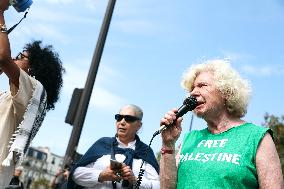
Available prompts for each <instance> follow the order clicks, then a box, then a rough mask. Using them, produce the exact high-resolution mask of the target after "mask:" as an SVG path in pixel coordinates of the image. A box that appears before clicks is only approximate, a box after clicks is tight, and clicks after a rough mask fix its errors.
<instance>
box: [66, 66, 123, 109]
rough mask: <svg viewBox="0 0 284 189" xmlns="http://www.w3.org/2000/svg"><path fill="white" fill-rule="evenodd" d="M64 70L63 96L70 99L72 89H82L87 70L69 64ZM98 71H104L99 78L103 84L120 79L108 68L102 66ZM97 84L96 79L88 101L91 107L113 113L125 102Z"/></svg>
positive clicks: (118, 75) (117, 74)
mask: <svg viewBox="0 0 284 189" xmlns="http://www.w3.org/2000/svg"><path fill="white" fill-rule="evenodd" d="M81 62H83V61H81ZM65 69H66V70H67V71H66V74H65V76H64V87H63V93H64V96H66V97H69V98H70V96H71V95H72V93H73V90H74V88H84V86H85V83H86V78H87V74H88V70H83V69H80V68H79V67H75V66H72V65H71V64H68V65H66V68H65ZM100 69H101V71H103V70H105V71H104V74H103V78H101V81H103V83H107V82H108V81H112V82H113V81H117V79H116V78H117V77H120V74H119V73H118V72H116V71H115V70H113V69H111V68H110V67H106V66H102V67H101V68H100ZM98 83H99V82H98V81H97V78H96V82H95V84H96V86H94V88H93V91H92V96H91V99H90V104H91V105H92V106H96V107H98V108H100V109H104V110H106V111H113V110H116V109H117V107H118V106H119V105H121V104H124V102H126V100H124V99H123V98H122V97H120V96H117V95H115V94H113V93H112V92H111V91H109V90H108V89H106V88H105V87H101V86H98Z"/></svg>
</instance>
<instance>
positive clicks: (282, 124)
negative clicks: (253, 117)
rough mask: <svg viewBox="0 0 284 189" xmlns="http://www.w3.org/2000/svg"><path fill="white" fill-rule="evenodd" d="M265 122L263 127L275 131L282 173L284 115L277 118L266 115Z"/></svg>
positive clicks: (283, 162) (283, 163) (283, 160)
mask: <svg viewBox="0 0 284 189" xmlns="http://www.w3.org/2000/svg"><path fill="white" fill-rule="evenodd" d="M264 120H265V123H264V124H263V125H264V126H266V127H269V128H270V129H271V130H272V131H273V136H274V143H275V145H276V149H277V152H278V154H279V158H280V161H281V166H282V172H284V115H282V116H281V117H277V116H274V115H269V114H268V113H266V114H265V115H264Z"/></svg>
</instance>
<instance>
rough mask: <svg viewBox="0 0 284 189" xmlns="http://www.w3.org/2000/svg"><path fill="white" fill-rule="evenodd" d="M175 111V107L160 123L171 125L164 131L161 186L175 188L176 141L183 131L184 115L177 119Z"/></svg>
mask: <svg viewBox="0 0 284 189" xmlns="http://www.w3.org/2000/svg"><path fill="white" fill-rule="evenodd" d="M175 112H177V109H173V110H172V111H169V112H167V113H166V114H165V116H164V118H162V119H161V121H160V125H161V126H162V125H170V126H169V127H168V128H167V129H166V130H164V131H163V132H162V155H161V161H160V181H161V188H163V189H175V188H176V184H177V166H176V158H175V143H176V141H177V139H178V138H179V136H180V133H181V130H182V129H181V122H182V117H180V118H178V119H177V120H176V121H174V120H175V119H176V116H175Z"/></svg>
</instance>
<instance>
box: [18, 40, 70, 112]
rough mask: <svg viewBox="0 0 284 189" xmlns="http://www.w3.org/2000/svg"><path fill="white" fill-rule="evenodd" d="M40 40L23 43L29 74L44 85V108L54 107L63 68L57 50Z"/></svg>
mask: <svg viewBox="0 0 284 189" xmlns="http://www.w3.org/2000/svg"><path fill="white" fill-rule="evenodd" d="M41 44H42V41H33V42H31V43H28V44H26V45H25V47H24V48H25V51H27V52H28V54H29V63H30V69H31V71H30V72H29V73H30V75H31V76H33V77H35V79H37V80H38V81H39V82H40V83H41V84H42V85H43V87H44V89H45V90H46V93H47V107H46V110H47V111H48V110H51V109H54V104H55V103H56V102H57V101H58V99H59V93H60V90H61V88H62V85H63V79H62V75H63V73H64V72H65V69H64V68H63V67H62V62H61V60H60V58H59V55H58V53H57V52H55V51H53V47H52V46H51V45H46V46H44V47H42V46H41Z"/></svg>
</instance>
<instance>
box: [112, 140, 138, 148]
mask: <svg viewBox="0 0 284 189" xmlns="http://www.w3.org/2000/svg"><path fill="white" fill-rule="evenodd" d="M116 140H117V142H118V147H119V148H131V149H132V150H135V144H136V140H133V141H132V142H129V143H128V145H127V146H126V145H124V144H123V143H122V142H121V141H120V140H119V139H118V137H116Z"/></svg>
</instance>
